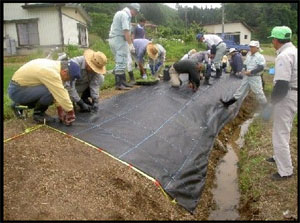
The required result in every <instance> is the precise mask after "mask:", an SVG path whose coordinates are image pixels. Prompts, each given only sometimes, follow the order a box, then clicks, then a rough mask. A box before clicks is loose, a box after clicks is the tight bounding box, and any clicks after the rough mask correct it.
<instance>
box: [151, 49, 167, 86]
mask: <svg viewBox="0 0 300 223" xmlns="http://www.w3.org/2000/svg"><path fill="white" fill-rule="evenodd" d="M147 53H148V55H149V66H150V70H151V74H152V75H153V76H154V77H155V78H156V79H157V80H159V76H162V71H163V69H164V63H165V60H166V50H165V48H164V47H163V46H162V45H160V44H158V43H157V44H153V43H149V44H148V45H147Z"/></svg>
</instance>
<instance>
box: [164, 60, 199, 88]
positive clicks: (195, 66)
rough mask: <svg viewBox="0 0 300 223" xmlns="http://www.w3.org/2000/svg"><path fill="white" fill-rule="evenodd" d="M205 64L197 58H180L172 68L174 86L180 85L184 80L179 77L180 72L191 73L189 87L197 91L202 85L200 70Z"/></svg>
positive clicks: (171, 80) (170, 71) (171, 75)
mask: <svg viewBox="0 0 300 223" xmlns="http://www.w3.org/2000/svg"><path fill="white" fill-rule="evenodd" d="M202 69H203V64H202V63H200V62H198V61H195V60H180V61H178V62H176V63H174V64H173V65H172V66H171V68H170V70H169V73H170V78H171V79H170V82H171V85H172V87H179V86H180V85H182V81H181V80H180V79H179V75H180V73H188V74H189V87H190V88H192V90H193V91H194V92H195V91H197V90H198V88H199V86H200V71H201V70H202Z"/></svg>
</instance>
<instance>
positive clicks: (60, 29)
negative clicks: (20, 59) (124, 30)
mask: <svg viewBox="0 0 300 223" xmlns="http://www.w3.org/2000/svg"><path fill="white" fill-rule="evenodd" d="M3 5H4V8H3V12H4V18H3V41H4V44H3V46H4V55H11V54H13V53H14V50H15V51H16V52H15V53H16V54H17V55H26V54H29V53H31V52H32V51H33V50H36V49H42V50H45V49H49V48H53V47H63V46H65V45H68V44H72V45H77V46H80V47H88V46H89V43H88V31H87V25H88V23H90V22H91V19H90V17H89V16H88V15H87V13H86V11H85V10H84V9H83V8H82V7H81V6H80V4H74V3H5V4H3ZM14 46H15V49H13V48H14Z"/></svg>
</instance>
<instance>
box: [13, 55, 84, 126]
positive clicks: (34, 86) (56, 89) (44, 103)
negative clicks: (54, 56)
mask: <svg viewBox="0 0 300 223" xmlns="http://www.w3.org/2000/svg"><path fill="white" fill-rule="evenodd" d="M74 79H80V67H79V65H78V64H76V63H75V62H73V61H55V60H50V59H35V60H31V61H29V62H28V63H26V64H24V65H23V66H21V67H20V68H19V69H18V70H17V71H16V72H15V73H14V75H13V76H12V79H11V81H10V83H9V86H8V95H9V97H10V99H11V100H12V101H13V103H12V105H11V108H12V109H13V110H14V112H15V114H17V116H18V115H22V112H23V110H22V109H19V108H18V105H25V106H28V108H33V120H34V121H36V122H37V123H44V121H45V122H46V123H50V122H55V118H53V117H51V116H49V115H47V114H46V113H45V112H46V110H47V109H48V107H49V106H50V105H52V104H53V103H54V100H55V102H56V103H55V104H56V106H57V113H58V117H59V119H60V121H62V122H63V123H64V124H66V125H70V124H71V123H72V122H74V121H75V113H74V108H73V104H72V101H71V100H70V96H69V94H68V91H67V90H66V89H65V88H64V86H63V82H65V81H68V80H74Z"/></svg>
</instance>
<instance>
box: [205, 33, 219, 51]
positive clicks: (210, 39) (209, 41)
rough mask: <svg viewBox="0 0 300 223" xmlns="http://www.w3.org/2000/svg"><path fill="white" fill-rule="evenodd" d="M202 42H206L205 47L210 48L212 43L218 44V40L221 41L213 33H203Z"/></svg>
mask: <svg viewBox="0 0 300 223" xmlns="http://www.w3.org/2000/svg"><path fill="white" fill-rule="evenodd" d="M203 37H204V40H203V42H204V43H206V44H207V47H208V48H209V49H211V47H212V45H218V44H219V43H220V42H223V40H222V39H221V37H219V36H217V35H213V34H205V35H203Z"/></svg>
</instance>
